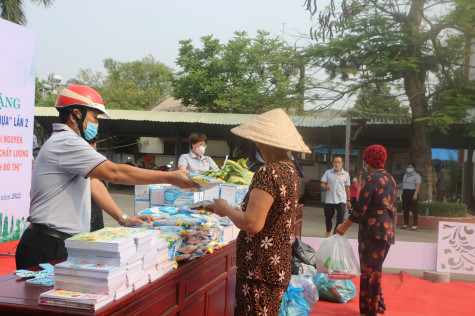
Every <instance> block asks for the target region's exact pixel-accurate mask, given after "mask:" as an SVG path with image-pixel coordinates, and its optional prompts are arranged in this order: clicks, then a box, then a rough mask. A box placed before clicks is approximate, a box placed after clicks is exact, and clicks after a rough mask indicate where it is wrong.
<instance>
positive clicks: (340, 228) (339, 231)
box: [335, 219, 353, 236]
mask: <svg viewBox="0 0 475 316" xmlns="http://www.w3.org/2000/svg"><path fill="white" fill-rule="evenodd" d="M352 224H353V222H352V221H350V220H349V219H347V220H346V221H344V222H343V223H341V224H340V225H338V227H337V228H336V230H335V232H336V233H337V234H340V235H342V236H343V235H344V234H345V233H346V230H347V229H348V228H350V226H351V225H352Z"/></svg>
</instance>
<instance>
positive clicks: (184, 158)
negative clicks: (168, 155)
mask: <svg viewBox="0 0 475 316" xmlns="http://www.w3.org/2000/svg"><path fill="white" fill-rule="evenodd" d="M182 166H183V167H185V168H186V170H188V171H191V172H193V173H201V172H203V171H206V170H210V169H219V167H218V165H217V164H216V163H215V162H214V161H213V159H212V158H211V157H209V156H201V159H199V158H198V156H196V155H195V154H194V153H193V151H190V152H189V153H188V154H183V155H181V156H180V159H179V160H178V168H179V167H182Z"/></svg>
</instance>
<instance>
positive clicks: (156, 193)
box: [135, 183, 249, 242]
mask: <svg viewBox="0 0 475 316" xmlns="http://www.w3.org/2000/svg"><path fill="white" fill-rule="evenodd" d="M248 190H249V186H247V185H237V184H231V183H223V184H220V185H217V186H215V187H212V188H209V189H206V190H203V191H201V190H198V191H190V190H180V189H179V188H177V187H174V186H171V185H168V184H151V185H136V186H135V214H138V213H139V212H141V211H143V210H146V209H148V208H151V207H156V206H185V205H190V204H194V203H197V202H200V201H205V200H206V201H212V200H213V199H219V198H221V199H224V200H226V201H227V202H228V203H229V204H235V205H241V204H242V202H243V200H244V197H245V196H246V194H247V191H248ZM228 224H229V225H228V226H225V227H224V240H225V241H226V242H230V241H232V240H234V239H236V237H237V234H238V233H239V229H238V228H237V227H236V226H235V225H234V224H232V223H228Z"/></svg>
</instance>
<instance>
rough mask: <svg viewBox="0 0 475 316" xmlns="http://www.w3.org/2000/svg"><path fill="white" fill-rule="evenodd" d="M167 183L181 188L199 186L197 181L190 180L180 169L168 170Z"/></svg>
mask: <svg viewBox="0 0 475 316" xmlns="http://www.w3.org/2000/svg"><path fill="white" fill-rule="evenodd" d="M168 183H170V184H172V185H174V186H177V187H179V188H182V189H193V188H199V187H200V185H199V184H198V183H196V182H193V181H191V179H190V178H188V177H187V176H186V174H185V173H184V172H183V171H181V170H177V171H173V172H170V174H169V182H168Z"/></svg>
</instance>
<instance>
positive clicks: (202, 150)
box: [195, 147, 206, 156]
mask: <svg viewBox="0 0 475 316" xmlns="http://www.w3.org/2000/svg"><path fill="white" fill-rule="evenodd" d="M205 150H206V147H196V149H195V152H196V154H197V155H198V156H203V155H204V154H205Z"/></svg>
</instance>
